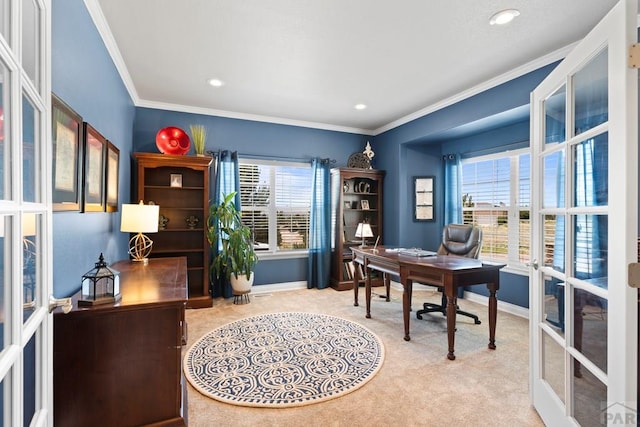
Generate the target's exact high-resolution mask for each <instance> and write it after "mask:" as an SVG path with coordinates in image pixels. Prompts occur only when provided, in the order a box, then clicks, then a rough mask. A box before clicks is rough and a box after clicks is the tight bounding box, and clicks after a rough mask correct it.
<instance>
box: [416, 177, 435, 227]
mask: <svg viewBox="0 0 640 427" xmlns="http://www.w3.org/2000/svg"><path fill="white" fill-rule="evenodd" d="M435 180H436V179H435V177H434V176H415V177H413V220H414V221H435V220H436V214H435Z"/></svg>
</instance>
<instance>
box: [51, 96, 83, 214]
mask: <svg viewBox="0 0 640 427" xmlns="http://www.w3.org/2000/svg"><path fill="white" fill-rule="evenodd" d="M51 115H52V117H51V128H52V129H51V132H52V139H51V141H52V142H53V150H52V157H53V210H54V211H80V210H81V209H82V190H81V189H82V160H83V158H82V156H83V155H82V150H83V144H82V131H83V129H82V117H80V115H79V114H78V113H76V112H75V111H73V109H71V107H69V106H68V105H67V104H65V103H64V102H63V101H62V100H61V99H60V98H58V97H57V96H56V95H55V94H52V95H51Z"/></svg>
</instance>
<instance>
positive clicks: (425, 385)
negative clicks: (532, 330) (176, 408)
mask: <svg viewBox="0 0 640 427" xmlns="http://www.w3.org/2000/svg"><path fill="white" fill-rule="evenodd" d="M254 289H259V288H254ZM432 289H434V288H429V287H422V286H419V285H415V286H414V296H413V312H414V313H415V311H416V310H417V309H419V308H420V307H421V305H422V302H424V301H432V302H437V301H439V299H440V294H439V293H437V292H435V291H432ZM374 292H382V291H381V288H375V290H374ZM360 301H361V305H360V306H359V307H354V306H353V292H351V291H344V292H337V291H335V290H333V289H331V288H329V289H323V290H317V289H301V290H295V291H286V292H274V293H272V294H266V295H261V296H260V295H259V294H255V293H254V294H252V296H251V303H250V304H244V305H234V304H233V303H232V300H224V299H215V300H214V306H213V307H212V308H207V309H199V310H187V313H186V320H187V324H188V330H189V341H188V343H187V346H186V347H185V350H186V348H189V347H190V346H191V344H193V343H194V342H195V341H196V340H198V339H199V338H200V337H202V336H203V335H205V334H206V333H208V332H210V331H211V330H212V329H214V328H216V327H219V326H221V325H224V324H226V323H229V322H233V321H235V320H239V319H242V318H245V317H248V316H253V315H259V314H263V313H276V312H283V311H306V312H313V313H325V314H327V315H332V316H336V317H340V318H343V319H347V320H351V321H354V322H356V323H360V324H361V325H363V326H365V327H366V328H368V329H369V330H371V331H372V332H374V333H375V334H376V335H377V336H378V337H380V339H381V340H382V342H383V344H384V348H385V361H384V364H383V366H382V368H381V369H380V371H379V372H378V373H377V375H376V376H375V377H374V378H373V379H372V380H371V381H369V382H368V383H367V384H366V386H364V387H362V388H360V389H358V390H356V391H354V392H353V393H349V394H347V395H345V396H342V397H339V398H337V399H332V400H329V401H326V402H321V403H318V404H315V405H307V406H301V407H293V408H282V409H279V408H278V409H274V408H250V407H241V406H236V405H230V404H227V403H222V402H219V401H216V400H212V399H210V398H208V397H206V396H203V395H202V394H200V393H199V392H198V391H197V390H195V389H194V388H192V387H191V386H190V385H188V408H189V411H188V417H189V419H188V421H189V425H190V426H192V427H204V426H256V425H260V426H299V425H308V426H349V427H358V426H398V425H402V426H447V427H448V426H508V427H512V426H542V425H543V423H542V421H541V419H540V418H539V416H538V415H537V413H536V412H535V410H534V409H533V408H532V406H531V403H530V400H529V394H528V383H529V365H528V363H529V362H528V358H529V338H528V332H529V330H528V321H527V319H522V318H519V317H517V316H513V315H510V314H507V313H503V312H498V321H497V329H496V345H497V349H496V350H489V349H487V343H488V340H489V332H488V320H487V308H486V307H485V306H482V305H478V304H475V303H472V302H470V301H467V300H460V308H461V309H463V310H466V311H471V312H473V313H476V314H478V315H479V316H480V319H481V320H482V324H481V325H474V324H473V320H471V319H469V318H465V317H460V316H459V317H458V322H457V333H456V346H455V354H456V360H454V361H450V360H447V357H446V354H447V333H446V321H445V318H444V316H442V315H440V314H432V315H427V316H425V319H426V320H417V319H416V318H415V314H414V313H412V316H411V341H409V342H406V341H404V340H403V336H404V328H403V321H402V294H401V292H400V291H398V290H393V289H392V293H391V301H390V302H385V300H384V299H383V298H380V297H378V296H377V295H374V296H373V299H372V310H371V314H372V318H371V319H366V318H365V308H364V290H363V289H361V290H360Z"/></svg>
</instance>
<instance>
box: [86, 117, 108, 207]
mask: <svg viewBox="0 0 640 427" xmlns="http://www.w3.org/2000/svg"><path fill="white" fill-rule="evenodd" d="M106 153H107V140H106V139H105V137H104V136H102V134H100V132H98V131H97V130H96V129H95V128H94V127H93V126H91V125H90V124H89V123H87V122H85V123H84V180H83V185H82V187H83V189H84V190H83V193H84V211H85V212H104V211H105V199H106V197H105V177H106V174H105V165H106V161H105V156H106Z"/></svg>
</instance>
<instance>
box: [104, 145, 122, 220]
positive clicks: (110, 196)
mask: <svg viewBox="0 0 640 427" xmlns="http://www.w3.org/2000/svg"><path fill="white" fill-rule="evenodd" d="M119 171H120V150H119V149H118V147H116V146H115V145H113V143H112V142H111V141H107V171H106V173H107V200H106V201H105V206H106V210H107V212H118V173H119Z"/></svg>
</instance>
